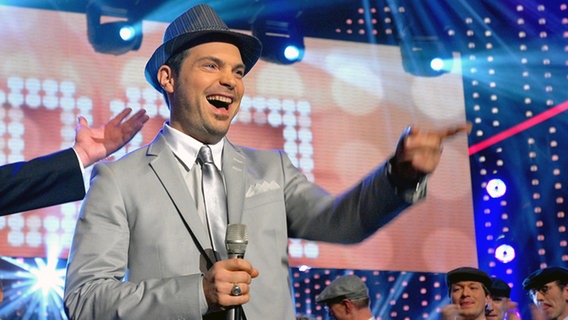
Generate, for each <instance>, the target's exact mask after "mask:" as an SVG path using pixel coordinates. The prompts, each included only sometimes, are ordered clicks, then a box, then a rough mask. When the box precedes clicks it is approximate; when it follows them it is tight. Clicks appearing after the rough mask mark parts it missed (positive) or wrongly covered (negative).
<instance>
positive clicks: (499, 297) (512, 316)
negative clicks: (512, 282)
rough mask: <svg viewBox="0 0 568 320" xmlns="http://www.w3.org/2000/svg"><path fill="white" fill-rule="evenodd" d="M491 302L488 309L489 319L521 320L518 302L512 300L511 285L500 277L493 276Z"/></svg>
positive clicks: (490, 289) (490, 288) (490, 290)
mask: <svg viewBox="0 0 568 320" xmlns="http://www.w3.org/2000/svg"><path fill="white" fill-rule="evenodd" d="M489 292H490V293H491V302H490V303H489V310H488V311H487V315H486V316H487V320H504V319H506V320H519V319H520V316H519V314H518V312H517V303H516V302H514V301H512V300H511V287H509V285H508V284H507V282H505V281H503V280H502V279H499V278H491V287H489Z"/></svg>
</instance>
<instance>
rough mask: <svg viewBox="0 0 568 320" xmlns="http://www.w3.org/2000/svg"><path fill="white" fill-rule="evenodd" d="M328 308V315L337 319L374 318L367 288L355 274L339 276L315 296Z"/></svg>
mask: <svg viewBox="0 0 568 320" xmlns="http://www.w3.org/2000/svg"><path fill="white" fill-rule="evenodd" d="M316 302H317V303H322V304H325V305H326V306H327V308H328V309H329V315H330V316H331V317H333V318H334V319H337V320H349V319H350V320H374V319H375V318H374V317H373V314H372V313H371V302H370V299H369V289H368V288H367V286H366V285H365V283H364V282H363V280H361V278H359V277H358V276H356V275H347V276H343V277H339V278H337V279H335V280H333V282H331V283H330V284H329V286H327V287H326V288H325V289H324V290H323V291H322V292H321V293H320V294H319V295H318V296H317V298H316Z"/></svg>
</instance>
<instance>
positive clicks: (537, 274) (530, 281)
mask: <svg viewBox="0 0 568 320" xmlns="http://www.w3.org/2000/svg"><path fill="white" fill-rule="evenodd" d="M553 281H562V282H564V283H566V282H568V269H566V268H563V267H548V268H545V269H539V270H536V271H534V272H533V273H531V274H530V275H529V276H528V277H526V278H525V280H523V289H525V290H530V289H535V288H539V287H542V286H544V285H545V284H547V283H549V282H553Z"/></svg>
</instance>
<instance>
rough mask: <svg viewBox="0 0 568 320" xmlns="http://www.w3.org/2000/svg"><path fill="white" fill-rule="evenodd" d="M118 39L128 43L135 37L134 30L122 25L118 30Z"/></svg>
mask: <svg viewBox="0 0 568 320" xmlns="http://www.w3.org/2000/svg"><path fill="white" fill-rule="evenodd" d="M119 34H120V38H121V39H122V40H124V41H130V40H132V39H134V37H135V36H136V29H134V27H133V26H131V25H124V26H122V27H121V28H120V30H119Z"/></svg>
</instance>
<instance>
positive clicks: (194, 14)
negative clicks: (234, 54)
mask: <svg viewBox="0 0 568 320" xmlns="http://www.w3.org/2000/svg"><path fill="white" fill-rule="evenodd" d="M216 41H220V42H229V43H232V44H234V45H235V46H237V48H239V51H240V53H241V58H242V59H243V63H244V64H245V74H247V73H248V72H249V71H250V69H251V68H252V66H254V64H255V63H256V62H257V61H258V59H259V58H260V53H261V52H262V44H261V42H260V40H258V39H257V38H256V37H254V36H251V35H247V34H244V33H240V32H234V31H231V30H229V28H228V27H227V25H226V24H225V22H223V20H221V17H219V15H217V13H216V12H215V11H214V10H213V8H211V7H210V6H208V5H206V4H200V5H197V6H195V7H192V8H190V9H189V10H187V11H186V12H185V13H183V14H182V15H180V16H179V17H177V18H176V19H175V20H174V21H172V23H170V25H169V26H168V27H167V29H166V32H165V33H164V38H163V41H162V45H161V46H159V47H158V49H156V51H154V54H153V55H152V57H151V58H150V60H148V63H147V64H146V69H145V72H144V73H145V76H146V80H147V81H148V82H149V83H150V84H151V85H152V86H153V87H154V88H155V89H156V90H158V91H160V92H161V91H162V89H161V86H160V83H159V82H158V78H157V74H158V69H160V67H161V66H162V65H163V64H164V63H165V62H166V61H167V60H168V59H169V58H170V57H171V56H172V55H174V54H176V53H178V52H181V51H182V50H184V49H187V48H190V47H192V46H195V45H197V44H200V43H206V42H216Z"/></svg>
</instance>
